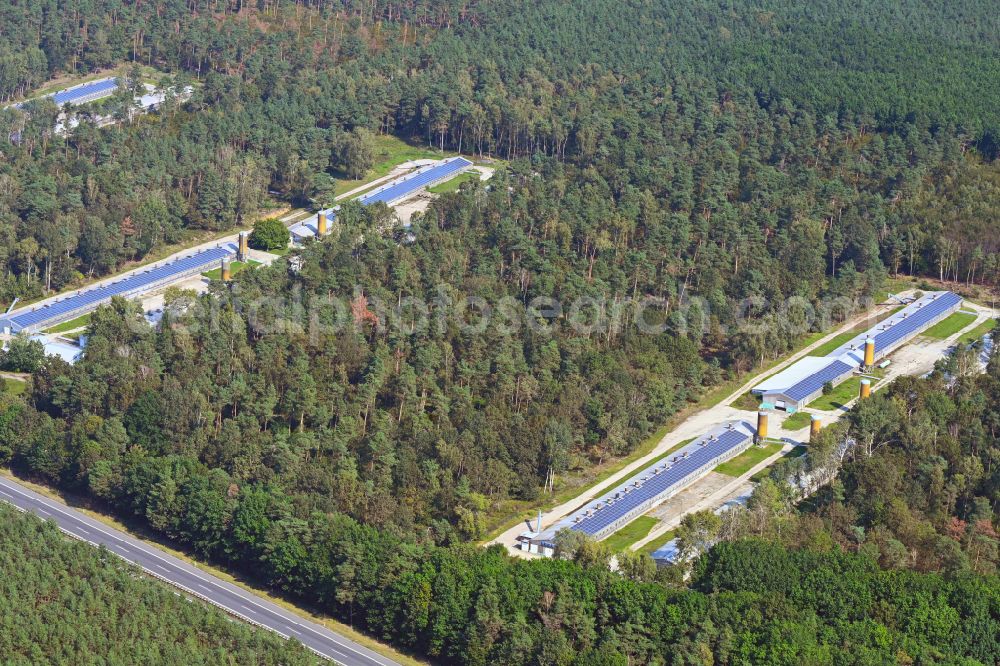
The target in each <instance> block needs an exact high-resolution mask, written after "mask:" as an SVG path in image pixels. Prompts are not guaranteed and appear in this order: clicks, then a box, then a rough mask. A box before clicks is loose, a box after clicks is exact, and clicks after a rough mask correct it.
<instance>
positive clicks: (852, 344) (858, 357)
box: [752, 291, 962, 412]
mask: <svg viewBox="0 0 1000 666" xmlns="http://www.w3.org/2000/svg"><path fill="white" fill-rule="evenodd" d="M961 305H962V298H961V296H958V295H957V294H954V293H952V292H950V291H936V292H931V293H928V294H924V295H923V296H921V297H920V298H919V299H917V300H916V301H914V302H913V303H910V304H909V305H907V306H906V307H905V308H903V309H902V310H900V311H899V312H897V313H895V314H894V315H892V316H891V317H889V318H888V319H886V320H885V321H882V322H880V323H879V324H877V325H876V326H874V327H872V328H870V329H869V330H867V331H865V332H864V333H861V334H860V335H858V336H856V337H854V338H853V339H851V340H849V341H848V342H846V343H845V344H843V345H841V346H840V347H838V348H837V349H835V350H833V351H832V352H830V353H829V354H827V355H826V356H822V357H817V356H806V357H805V358H802V359H800V360H799V361H797V362H795V363H793V364H792V365H790V366H788V367H787V368H785V369H784V370H782V371H781V372H779V373H778V374H776V375H774V376H773V377H769V378H768V379H767V380H765V381H764V382H763V383H761V384H758V385H757V386H755V387H754V388H753V389H752V392H753V393H754V394H756V395H759V396H761V400H762V402H763V403H764V405H765V406H767V407H771V406H773V407H776V408H777V409H784V410H785V411H789V412H795V411H798V410H799V409H801V408H802V407H804V406H805V405H807V404H809V403H810V402H812V401H813V400H815V399H816V398H818V397H819V396H821V395H822V394H823V386H824V385H825V384H826V383H827V382H829V383H830V384H838V383H840V382H842V381H843V380H845V379H847V378H848V377H850V376H851V375H852V374H854V373H855V372H858V371H860V370H861V369H862V367H863V366H865V365H872V363H874V362H877V361H880V360H882V359H884V358H885V357H886V356H888V355H889V354H891V353H892V352H894V351H895V350H897V349H899V348H900V347H901V346H903V345H904V344H906V343H907V342H909V341H910V340H912V339H913V338H915V337H916V336H918V335H920V334H921V333H923V332H924V331H926V330H927V329H928V328H930V327H931V326H933V325H934V324H936V323H938V322H939V321H941V320H942V319H945V318H946V317H948V316H949V315H951V314H952V313H953V312H955V311H956V310H958V309H959V307H961ZM869 341H870V342H869ZM866 343H869V344H871V345H872V347H873V348H872V350H871V359H870V361H871V363H867V364H866V363H865V345H866Z"/></svg>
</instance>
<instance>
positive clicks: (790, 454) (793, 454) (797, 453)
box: [750, 446, 807, 483]
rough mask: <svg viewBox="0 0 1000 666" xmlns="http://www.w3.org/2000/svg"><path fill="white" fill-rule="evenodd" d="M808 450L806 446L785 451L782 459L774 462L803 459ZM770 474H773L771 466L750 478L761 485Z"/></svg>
mask: <svg viewBox="0 0 1000 666" xmlns="http://www.w3.org/2000/svg"><path fill="white" fill-rule="evenodd" d="M806 450H807V449H806V447H805V446H796V447H795V448H794V449H792V450H791V451H785V453H784V455H782V456H781V457H780V458H778V459H777V460H775V461H774V462H775V463H778V462H780V461H782V460H786V459H788V458H800V457H802V456H804V455H805V454H806ZM770 473H771V466H770V465H769V466H767V467H765V468H764V469H762V470H760V471H758V472H756V473H755V474H754V475H752V476H751V477H750V480H751V481H753V482H754V483H760V482H761V481H763V480H764V479H765V478H767V475H768V474H770Z"/></svg>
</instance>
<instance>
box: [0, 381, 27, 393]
mask: <svg viewBox="0 0 1000 666" xmlns="http://www.w3.org/2000/svg"><path fill="white" fill-rule="evenodd" d="M2 379H3V390H4V393H6V394H8V395H20V394H22V393H24V389H26V388H28V383H27V382H26V381H23V380H21V379H14V378H13V377H2Z"/></svg>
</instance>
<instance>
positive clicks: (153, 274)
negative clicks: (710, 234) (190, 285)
mask: <svg viewBox="0 0 1000 666" xmlns="http://www.w3.org/2000/svg"><path fill="white" fill-rule="evenodd" d="M232 254H233V248H232V246H228V245H226V246H222V247H216V248H212V249H210V250H203V251H201V252H197V253H195V254H192V255H189V256H187V257H183V258H181V259H178V260H176V261H172V262H170V263H166V264H160V265H159V266H156V267H154V268H149V269H147V270H144V271H139V272H137V273H132V274H131V275H129V276H128V277H126V278H124V279H122V280H118V281H117V282H108V283H105V284H103V285H101V286H99V287H95V288H93V289H88V290H86V291H81V292H79V293H77V294H74V295H72V296H69V297H68V298H64V299H62V300H61V301H56V302H54V303H50V304H48V305H42V306H39V307H36V308H34V309H27V308H24V309H22V310H21V311H19V312H14V313H12V314H10V315H8V316H6V317H4V319H5V320H6V321H8V322H10V324H11V327H12V328H13V329H14V330H16V331H17V330H21V329H23V328H26V327H28V326H36V325H38V324H42V323H45V322H47V321H50V320H52V319H56V318H58V317H60V316H62V315H65V314H66V313H69V312H74V311H76V310H78V309H80V308H83V307H86V306H88V305H97V304H99V303H101V302H103V301H105V300H108V299H110V298H111V297H112V296H118V295H121V294H127V293H130V292H133V291H135V290H139V289H142V288H143V287H146V286H149V285H153V284H155V283H157V282H160V281H161V280H165V279H167V278H170V277H172V276H175V275H180V274H182V273H187V272H190V271H197V269H199V268H202V267H204V266H208V265H210V264H212V263H215V262H217V261H220V260H221V259H223V258H225V257H230V256H232Z"/></svg>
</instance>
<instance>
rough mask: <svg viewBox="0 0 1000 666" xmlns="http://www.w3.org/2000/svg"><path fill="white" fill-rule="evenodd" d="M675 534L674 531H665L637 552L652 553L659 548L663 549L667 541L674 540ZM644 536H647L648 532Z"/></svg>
mask: <svg viewBox="0 0 1000 666" xmlns="http://www.w3.org/2000/svg"><path fill="white" fill-rule="evenodd" d="M675 532H676V530H667V531H666V532H664V533H663V534H661V535H660V536H658V537H656V538H655V539H652V540H651V541H650V542H649V543H647V544H645V545H644V546H643V547H642V548H640V549H639V551H640V552H643V553H652V552H653V551H655V550H657V549H659V548H663V547H664V546H665V545H667V542H668V541H670V540H671V539H673V538H674V533H675ZM646 534H649V532H647V533H646ZM633 543H634V542H633Z"/></svg>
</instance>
